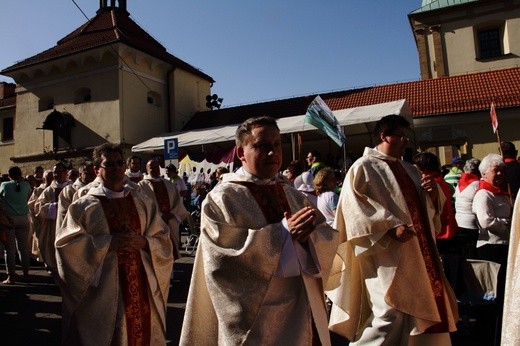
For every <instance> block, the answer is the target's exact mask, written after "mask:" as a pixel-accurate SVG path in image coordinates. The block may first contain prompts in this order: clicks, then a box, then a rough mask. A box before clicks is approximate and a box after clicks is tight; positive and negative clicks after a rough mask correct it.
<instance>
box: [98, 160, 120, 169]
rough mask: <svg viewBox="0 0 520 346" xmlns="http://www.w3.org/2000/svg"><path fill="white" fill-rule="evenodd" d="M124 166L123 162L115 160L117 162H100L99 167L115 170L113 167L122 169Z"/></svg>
mask: <svg viewBox="0 0 520 346" xmlns="http://www.w3.org/2000/svg"><path fill="white" fill-rule="evenodd" d="M124 165H125V161H123V160H117V161H105V162H102V163H101V164H100V165H99V167H101V168H115V167H123V166H124Z"/></svg>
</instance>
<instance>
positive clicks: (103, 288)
mask: <svg viewBox="0 0 520 346" xmlns="http://www.w3.org/2000/svg"><path fill="white" fill-rule="evenodd" d="M93 162H94V167H95V170H96V173H97V176H98V179H99V181H100V184H96V185H93V186H92V187H91V188H90V189H89V190H88V193H87V194H86V195H85V196H83V197H80V198H79V199H77V200H76V201H74V202H72V204H71V205H70V207H69V210H68V213H67V215H66V216H65V219H64V221H63V224H62V226H61V227H60V228H58V229H57V235H56V252H57V257H58V263H59V266H58V270H59V274H60V277H61V279H62V281H63V295H62V298H63V326H62V333H63V342H64V344H71V345H111V344H117V345H120V344H129V345H130V344H131V345H161V344H163V345H164V344H165V330H166V324H165V323H166V316H165V314H166V304H167V299H168V289H169V283H170V275H171V270H172V265H173V256H172V243H171V241H170V238H169V231H168V227H167V225H166V224H165V223H164V221H163V220H162V219H161V217H160V213H159V210H157V205H156V203H154V202H153V200H151V199H150V198H148V196H146V194H144V193H143V192H142V191H140V189H137V188H136V185H135V184H132V183H129V182H128V180H126V179H125V168H126V165H125V162H124V161H123V152H122V149H121V148H120V147H119V146H117V145H115V144H112V143H105V144H103V145H101V146H98V147H96V148H95V149H94V153H93Z"/></svg>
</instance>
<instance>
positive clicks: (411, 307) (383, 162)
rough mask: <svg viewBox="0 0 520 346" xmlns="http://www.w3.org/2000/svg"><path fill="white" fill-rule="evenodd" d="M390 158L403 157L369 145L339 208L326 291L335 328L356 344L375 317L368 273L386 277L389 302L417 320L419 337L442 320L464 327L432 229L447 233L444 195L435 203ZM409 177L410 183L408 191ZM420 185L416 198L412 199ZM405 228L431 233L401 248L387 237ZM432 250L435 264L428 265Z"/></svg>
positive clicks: (416, 178)
mask: <svg viewBox="0 0 520 346" xmlns="http://www.w3.org/2000/svg"><path fill="white" fill-rule="evenodd" d="M388 161H396V160H395V159H394V158H390V157H389V156H386V155H384V154H382V153H379V152H378V151H376V150H374V149H370V148H366V149H365V153H364V155H363V157H362V158H360V159H359V160H357V161H356V162H355V163H354V164H353V166H352V167H351V168H350V170H349V172H348V173H347V176H346V178H345V181H344V183H343V189H342V193H341V195H340V200H339V203H338V209H337V213H336V219H335V223H334V226H333V227H335V228H336V229H338V231H339V234H340V244H339V246H338V250H337V254H336V258H335V259H334V264H333V268H332V270H331V275H330V277H329V280H328V281H327V283H326V293H327V295H328V297H329V298H330V299H331V300H332V302H333V306H332V311H331V316H330V322H329V328H330V329H331V330H332V331H334V332H336V333H338V334H340V335H343V336H345V337H346V338H348V339H349V340H355V339H357V338H359V336H360V335H361V333H362V331H363V328H364V325H365V322H366V321H367V320H368V319H369V318H370V315H371V314H372V310H371V307H370V304H369V296H368V294H367V286H366V284H365V279H366V278H367V276H369V277H377V278H378V280H379V281H378V282H379V287H380V290H381V291H382V292H386V295H385V296H384V297H383V298H384V301H385V302H386V304H388V305H390V306H391V307H392V308H393V309H396V310H398V311H401V312H403V313H405V314H408V315H410V316H412V317H413V319H412V327H413V328H412V332H411V335H416V334H420V333H424V332H425V331H427V330H428V329H429V328H431V327H432V326H434V325H438V324H439V322H441V321H443V322H445V325H444V327H443V328H446V329H448V330H449V331H455V330H456V322H457V320H458V312H457V302H456V298H455V295H454V294H453V291H452V289H451V287H450V286H449V283H448V282H447V280H446V277H445V275H444V273H443V272H442V270H440V267H439V266H438V254H437V252H436V250H435V249H434V247H433V244H432V243H431V241H430V240H432V239H433V237H434V232H433V231H432V230H435V229H440V228H439V227H438V226H440V210H441V206H442V204H443V203H444V199H443V198H442V194H440V198H439V201H438V203H437V204H436V205H433V203H432V202H431V200H430V198H429V197H428V196H427V195H426V194H425V193H424V190H423V189H422V188H421V186H420V184H421V176H420V173H419V172H418V170H417V169H416V168H415V167H414V166H412V165H410V164H408V163H406V162H401V161H399V163H398V164H399V165H402V167H401V168H397V169H398V170H399V172H398V173H397V174H395V175H394V172H393V171H392V169H391V168H390V166H389V164H388ZM394 169H395V168H394ZM404 174H406V175H407V176H408V177H409V178H410V180H409V181H408V182H406V183H405V185H406V186H404V185H403V187H401V185H402V184H403V181H402V178H403V175H404ZM396 175H397V176H399V177H398V178H397V177H396ZM399 180H401V184H400V183H399ZM407 180H408V178H407ZM412 186H413V188H414V189H415V192H413V194H414V196H415V197H412V196H411V195H410V194H411V193H412V191H411V188H412ZM403 189H404V190H403ZM405 194H406V197H405ZM407 201H408V203H409V204H408V203H407ZM417 202H419V203H418V204H419V205H416V203H417ZM421 216H423V217H424V218H423V219H421V220H419V219H418V217H419V218H420V217H421ZM399 225H409V226H410V225H413V227H414V230H415V232H419V231H420V232H423V233H422V234H421V235H420V237H417V236H414V237H412V239H410V240H409V241H407V242H405V243H400V242H398V241H395V240H393V239H391V238H390V237H389V236H388V235H387V232H388V230H390V229H392V228H395V227H397V226H399ZM415 227H418V229H415ZM426 233H428V234H426ZM419 238H420V239H421V240H419ZM424 251H426V256H427V257H429V258H430V260H426V261H422V262H420V261H418V259H423V256H424ZM370 263H371V264H370ZM378 263H379V264H380V265H377V264H378ZM367 271H370V272H367ZM435 328H437V327H435Z"/></svg>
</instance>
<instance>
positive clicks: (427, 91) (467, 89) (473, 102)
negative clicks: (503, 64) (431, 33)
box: [183, 68, 520, 130]
mask: <svg viewBox="0 0 520 346" xmlns="http://www.w3.org/2000/svg"><path fill="white" fill-rule="evenodd" d="M315 96H316V95H309V96H304V97H296V98H291V99H286V100H278V101H271V102H264V103H257V104H251V105H245V106H238V107H231V108H223V109H220V110H215V111H207V112H199V113H197V114H196V115H195V116H194V117H193V118H192V119H191V120H190V122H188V123H187V124H186V126H185V127H184V128H183V130H193V129H198V128H205V127H212V126H219V125H224V124H237V123H240V122H242V121H243V120H245V119H247V118H249V117H251V116H258V115H264V114H267V115H271V116H273V117H275V118H280V117H286V116H293V115H301V114H305V112H306V109H307V107H308V105H309V104H310V102H311V101H312V99H314V97H315ZM320 96H321V98H322V99H323V100H324V101H325V102H326V103H327V105H328V106H329V107H330V108H331V109H332V110H338V109H345V108H354V107H360V106H367V105H371V104H377V103H384V102H391V101H396V100H400V99H406V101H407V102H408V106H409V107H410V110H411V112H412V115H413V116H414V117H421V116H432V115H440V114H449V113H460V112H471V111H478V110H483V109H489V107H490V105H491V102H492V101H494V102H495V105H496V107H497V108H504V107H519V106H520V68H510V69H503V70H496V71H489V72H481V73H472V74H467V75H461V76H453V77H444V78H437V79H429V80H422V81H415V82H407V83H397V84H388V85H379V86H374V87H367V88H361V89H351V90H345V91H337V92H332V93H326V94H320Z"/></svg>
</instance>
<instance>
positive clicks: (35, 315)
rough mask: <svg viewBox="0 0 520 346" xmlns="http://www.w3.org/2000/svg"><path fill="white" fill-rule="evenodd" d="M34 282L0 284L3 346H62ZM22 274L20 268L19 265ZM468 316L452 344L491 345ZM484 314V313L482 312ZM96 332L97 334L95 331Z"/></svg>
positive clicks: (35, 274) (43, 282) (56, 304)
mask: <svg viewBox="0 0 520 346" xmlns="http://www.w3.org/2000/svg"><path fill="white" fill-rule="evenodd" d="M193 259H194V258H193V256H190V255H188V254H186V253H184V257H182V258H181V259H179V260H178V261H177V262H176V263H175V268H174V271H175V272H174V279H173V280H172V281H171V290H170V296H169V299H168V311H167V317H166V318H167V325H168V329H167V331H166V338H167V342H168V345H178V343H179V337H180V330H181V326H182V320H183V317H184V309H185V303H186V298H187V295H188V288H189V283H190V278H191V272H192V270H193ZM33 264H34V265H33V266H32V267H31V271H30V274H31V280H30V282H27V283H16V284H15V285H1V284H0V345H6V346H11V345H16V346H18V345H20V346H25V345H27V346H28V345H31V346H32V345H38V346H50V345H60V337H61V311H60V310H61V297H60V293H59V290H58V287H57V286H56V285H55V284H54V282H53V279H52V277H51V276H50V275H49V274H48V273H47V271H46V270H45V269H44V268H43V266H42V265H41V264H38V263H35V262H34V263H33ZM0 268H1V272H2V274H0V280H4V278H5V270H4V268H5V265H4V263H3V260H0ZM17 269H18V271H19V272H21V269H20V267H19V266H17ZM460 312H461V316H463V315H466V316H465V319H467V320H468V321H470V319H469V318H470V317H471V321H473V322H471V323H470V324H468V323H469V322H467V323H466V324H465V325H464V324H462V323H459V332H457V333H455V334H453V335H452V341H453V345H455V346H463V345H472V346H473V345H492V344H493V342H492V332H491V331H490V327H491V326H492V325H493V318H492V317H491V316H489V315H488V314H489V313H487V314H486V315H488V316H486V317H485V318H483V317H482V316H480V317H478V318H477V322H475V319H474V318H475V317H477V316H475V315H474V314H475V312H470V315H471V316H467V315H468V311H467V309H466V310H465V309H464V308H463V309H461V311H460ZM483 312H485V311H483ZM93 332H94V331H93ZM331 336H332V344H333V345H348V342H347V341H346V340H345V339H342V338H340V337H338V336H337V335H334V334H331Z"/></svg>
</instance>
